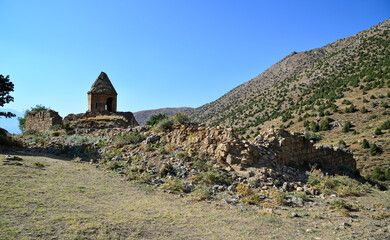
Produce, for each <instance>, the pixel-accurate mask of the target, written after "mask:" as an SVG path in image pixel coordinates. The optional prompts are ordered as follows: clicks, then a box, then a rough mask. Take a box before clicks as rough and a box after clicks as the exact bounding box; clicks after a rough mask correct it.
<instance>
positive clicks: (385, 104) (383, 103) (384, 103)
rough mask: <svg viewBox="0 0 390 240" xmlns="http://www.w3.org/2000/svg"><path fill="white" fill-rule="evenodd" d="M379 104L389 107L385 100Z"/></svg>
mask: <svg viewBox="0 0 390 240" xmlns="http://www.w3.org/2000/svg"><path fill="white" fill-rule="evenodd" d="M381 106H382V107H383V108H388V107H389V105H388V104H387V102H382V104H381Z"/></svg>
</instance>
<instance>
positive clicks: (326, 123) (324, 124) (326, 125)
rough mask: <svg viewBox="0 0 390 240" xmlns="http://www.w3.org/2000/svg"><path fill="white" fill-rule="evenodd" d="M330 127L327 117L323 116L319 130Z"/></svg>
mask: <svg viewBox="0 0 390 240" xmlns="http://www.w3.org/2000/svg"><path fill="white" fill-rule="evenodd" d="M329 129H330V125H329V120H328V118H325V120H323V121H322V122H321V124H320V130H321V131H327V130H329Z"/></svg>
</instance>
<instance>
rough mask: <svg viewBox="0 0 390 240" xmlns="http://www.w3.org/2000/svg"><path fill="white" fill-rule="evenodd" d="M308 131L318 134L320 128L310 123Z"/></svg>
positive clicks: (316, 124) (314, 123)
mask: <svg viewBox="0 0 390 240" xmlns="http://www.w3.org/2000/svg"><path fill="white" fill-rule="evenodd" d="M310 130H311V131H313V132H318V131H319V130H320V126H319V125H318V123H316V122H311V123H310Z"/></svg>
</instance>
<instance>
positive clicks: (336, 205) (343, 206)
mask: <svg viewBox="0 0 390 240" xmlns="http://www.w3.org/2000/svg"><path fill="white" fill-rule="evenodd" d="M329 209H333V210H336V211H338V212H339V213H341V215H343V216H346V217H347V216H349V212H350V211H351V210H352V207H351V205H349V204H347V203H346V202H345V201H344V200H342V199H339V198H338V199H335V200H333V201H332V202H330V203H329Z"/></svg>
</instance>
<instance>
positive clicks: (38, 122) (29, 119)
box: [26, 110, 62, 132]
mask: <svg viewBox="0 0 390 240" xmlns="http://www.w3.org/2000/svg"><path fill="white" fill-rule="evenodd" d="M54 125H60V126H62V117H61V116H60V115H58V112H56V111H53V110H46V111H38V112H36V111H32V112H29V113H28V114H27V116H26V131H31V130H34V131H39V132H45V131H48V130H49V129H50V128H51V127H52V126H54Z"/></svg>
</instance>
